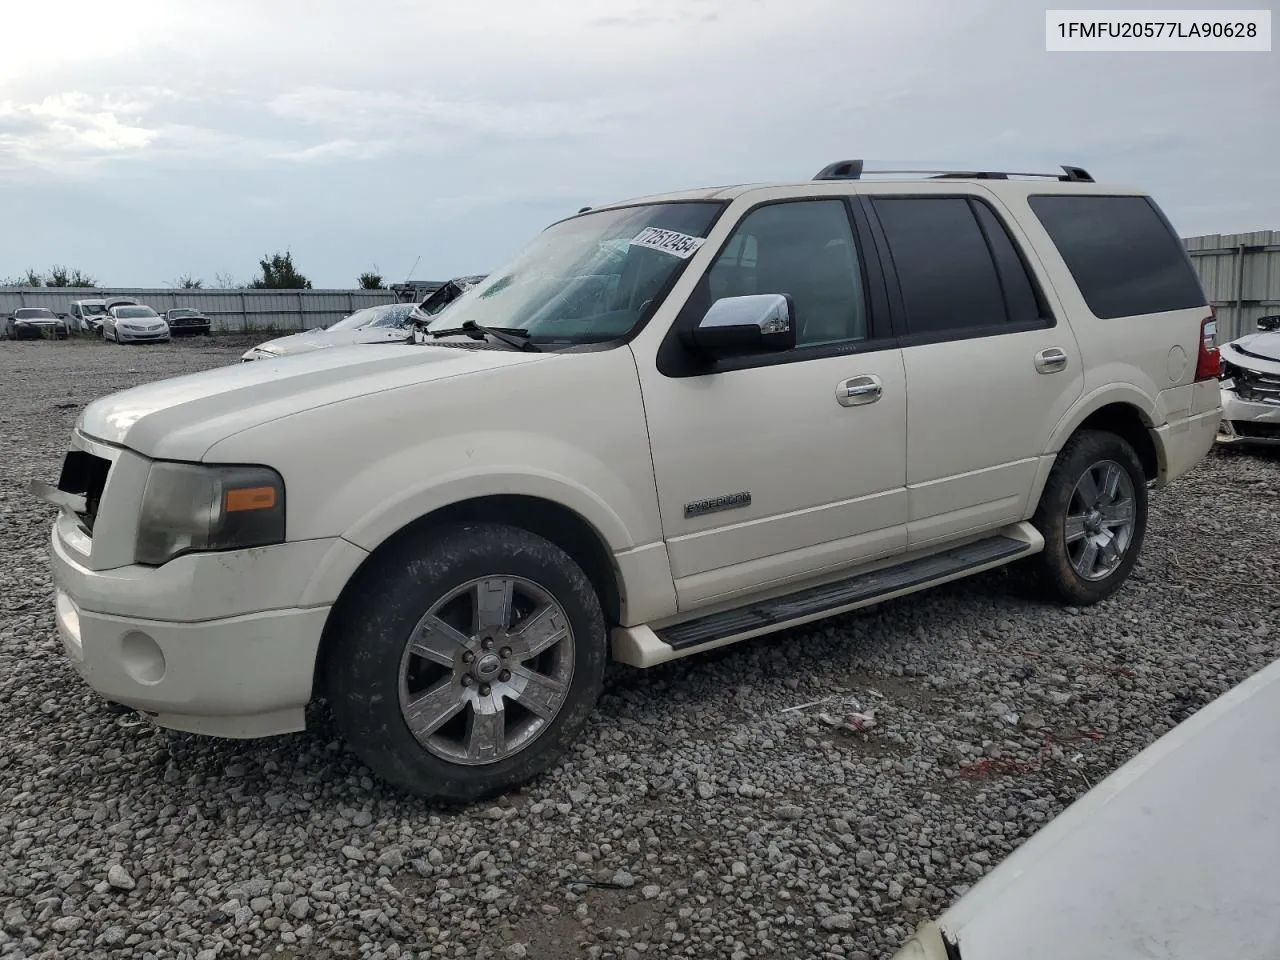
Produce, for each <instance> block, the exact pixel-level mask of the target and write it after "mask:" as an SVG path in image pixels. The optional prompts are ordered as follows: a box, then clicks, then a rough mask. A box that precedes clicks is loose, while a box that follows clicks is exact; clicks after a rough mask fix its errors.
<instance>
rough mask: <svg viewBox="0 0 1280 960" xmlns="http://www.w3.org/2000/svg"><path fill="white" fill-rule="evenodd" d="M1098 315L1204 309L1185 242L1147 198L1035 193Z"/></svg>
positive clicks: (1034, 201) (1038, 210)
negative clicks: (1184, 247) (1040, 194)
mask: <svg viewBox="0 0 1280 960" xmlns="http://www.w3.org/2000/svg"><path fill="white" fill-rule="evenodd" d="M1029 202H1030V204H1031V209H1032V210H1034V211H1035V214H1036V216H1037V217H1039V218H1040V222H1041V223H1042V224H1044V228H1045V230H1046V231H1048V233H1049V236H1050V238H1052V240H1053V242H1054V245H1055V246H1056V247H1057V248H1058V252H1059V253H1061V254H1062V259H1063V260H1064V261H1066V264H1067V269H1069V270H1070V271H1071V276H1072V277H1073V278H1074V279H1075V282H1076V286H1078V287H1079V288H1080V293H1081V295H1083V297H1084V300H1085V303H1087V304H1088V305H1089V309H1090V310H1091V311H1093V314H1094V316H1097V317H1106V318H1110V317H1132V316H1136V315H1138V314H1143V313H1162V312H1164V311H1166V310H1184V309H1187V308H1188V307H1203V306H1204V305H1205V303H1206V301H1205V296H1204V291H1203V290H1202V289H1201V287H1200V281H1199V280H1198V279H1197V277H1196V273H1195V270H1194V269H1193V268H1192V266H1191V261H1190V260H1189V259H1188V258H1187V254H1186V251H1185V250H1184V249H1183V246H1182V242H1181V241H1180V240H1179V239H1178V237H1177V236H1176V235H1175V234H1174V232H1173V230H1172V229H1170V227H1169V225H1168V223H1167V221H1166V220H1165V219H1164V217H1163V216H1162V215H1161V214H1160V212H1159V211H1158V210H1157V209H1156V206H1155V204H1153V203H1152V202H1151V201H1150V200H1149V199H1148V198H1147V197H1120V196H1115V197H1068V196H1056V197H1031V198H1030V201H1029Z"/></svg>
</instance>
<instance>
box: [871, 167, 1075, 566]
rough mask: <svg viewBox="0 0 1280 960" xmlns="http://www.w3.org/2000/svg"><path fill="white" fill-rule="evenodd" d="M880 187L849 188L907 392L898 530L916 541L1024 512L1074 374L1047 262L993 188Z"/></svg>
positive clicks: (1071, 347)
mask: <svg viewBox="0 0 1280 960" xmlns="http://www.w3.org/2000/svg"><path fill="white" fill-rule="evenodd" d="M877 186H880V187H881V189H880V190H877ZM886 186H887V185H873V184H867V185H865V186H860V187H859V190H860V191H861V192H865V194H866V198H865V201H864V202H865V205H866V208H867V211H868V215H869V217H870V219H871V221H872V223H873V225H874V226H873V229H874V230H875V232H876V235H877V238H878V241H879V242H880V243H881V244H882V245H883V249H882V251H881V252H882V258H883V259H884V260H885V262H886V264H887V270H888V272H889V274H890V276H891V287H892V289H893V290H894V301H895V305H896V308H897V311H896V318H897V324H898V328H899V331H898V332H899V333H900V338H899V343H900V344H901V345H902V359H903V363H904V365H905V368H906V374H907V392H908V397H909V399H908V404H907V492H908V504H909V519H908V523H907V535H908V547H909V549H916V548H920V547H928V546H932V545H934V544H938V543H941V542H944V541H946V540H950V539H954V538H957V537H961V536H964V535H967V534H971V533H977V532H980V531H983V530H988V529H991V528H994V527H998V526H1000V525H1002V524H1006V523H1012V522H1016V521H1018V520H1021V519H1024V518H1025V517H1026V516H1027V515H1028V514H1029V513H1030V511H1031V507H1030V506H1029V504H1028V499H1029V496H1030V493H1031V490H1032V488H1033V486H1034V481H1035V477H1036V471H1037V468H1038V466H1039V462H1040V457H1041V455H1042V454H1043V451H1044V449H1045V444H1046V441H1047V439H1048V438H1049V437H1050V435H1051V434H1052V433H1053V429H1054V427H1055V426H1056V425H1057V423H1058V422H1059V421H1060V420H1061V419H1062V417H1063V416H1064V415H1065V414H1066V413H1067V411H1068V410H1070V408H1071V406H1072V405H1073V403H1074V402H1075V401H1076V400H1077V399H1078V398H1079V397H1080V395H1081V393H1082V391H1083V385H1084V378H1083V368H1082V365H1081V358H1080V350H1079V347H1078V346H1077V344H1076V340H1075V337H1074V335H1073V334H1072V331H1071V328H1070V326H1069V325H1068V324H1067V323H1065V322H1063V321H1062V320H1061V319H1060V308H1059V307H1058V305H1057V304H1056V303H1055V302H1053V301H1051V300H1050V297H1049V294H1048V290H1049V287H1048V285H1047V283H1046V282H1045V279H1044V277H1043V276H1041V275H1040V271H1042V270H1043V268H1042V267H1041V266H1040V264H1039V263H1038V261H1036V260H1035V258H1034V257H1032V256H1029V255H1027V254H1026V253H1025V252H1024V250H1025V247H1026V244H1025V238H1024V237H1023V235H1022V233H1021V231H1020V230H1019V228H1018V227H1017V224H1016V221H1014V219H1013V218H1012V217H1011V216H1009V214H1008V211H1007V210H1005V209H1004V208H1003V206H1002V205H1001V204H1000V203H999V200H998V198H997V197H995V196H994V195H992V193H991V192H989V191H985V190H982V189H981V188H970V189H968V190H963V189H960V190H958V189H957V188H956V187H954V186H953V187H950V188H947V187H932V186H921V187H920V188H919V192H913V193H912V194H911V195H904V194H902V193H901V192H900V191H901V188H900V187H899V188H897V189H898V191H899V192H898V193H896V194H894V193H892V192H889V191H891V189H892V188H889V189H888V190H886V189H885V187H886ZM912 189H913V191H916V189H917V188H915V187H913V188H912Z"/></svg>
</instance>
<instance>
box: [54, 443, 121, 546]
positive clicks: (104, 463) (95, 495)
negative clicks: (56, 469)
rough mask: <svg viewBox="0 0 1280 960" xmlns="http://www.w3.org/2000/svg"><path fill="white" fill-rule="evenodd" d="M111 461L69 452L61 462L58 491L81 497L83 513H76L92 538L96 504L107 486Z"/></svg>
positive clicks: (83, 453) (77, 452) (85, 453)
mask: <svg viewBox="0 0 1280 960" xmlns="http://www.w3.org/2000/svg"><path fill="white" fill-rule="evenodd" d="M110 472H111V461H110V460H107V459H106V458H104V457H99V456H96V455H94V454H92V453H89V452H88V451H87V450H71V451H69V452H68V453H67V455H66V457H65V458H64V459H63V461H62V473H61V474H60V475H59V477H58V489H59V490H61V491H63V492H64V493H71V494H76V495H77V496H83V497H84V502H85V510H84V513H77V514H76V516H77V517H79V518H80V525H81V526H82V527H84V531H85V533H87V534H89V535H91V536H92V534H93V523H94V521H95V520H97V518H98V504H99V503H100V502H101V500H102V491H103V489H104V488H105V487H106V485H107V474H108V473H110Z"/></svg>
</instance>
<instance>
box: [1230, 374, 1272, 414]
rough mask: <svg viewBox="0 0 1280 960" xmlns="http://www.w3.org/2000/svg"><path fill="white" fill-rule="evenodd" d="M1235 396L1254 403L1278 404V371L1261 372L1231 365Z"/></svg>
mask: <svg viewBox="0 0 1280 960" xmlns="http://www.w3.org/2000/svg"><path fill="white" fill-rule="evenodd" d="M1231 376H1232V379H1233V380H1235V384H1236V387H1235V390H1236V396H1238V397H1239V398H1240V399H1241V400H1249V401H1252V402H1254V403H1272V404H1275V405H1276V406H1280V373H1261V372H1260V371H1257V370H1250V369H1249V368H1247V367H1239V366H1235V365H1234V364H1233V365H1232V369H1231Z"/></svg>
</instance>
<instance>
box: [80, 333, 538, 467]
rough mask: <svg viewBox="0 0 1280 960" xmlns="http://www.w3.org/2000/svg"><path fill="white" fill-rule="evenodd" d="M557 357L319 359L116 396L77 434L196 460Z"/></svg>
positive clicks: (266, 364)
mask: <svg viewBox="0 0 1280 960" xmlns="http://www.w3.org/2000/svg"><path fill="white" fill-rule="evenodd" d="M554 356H555V354H552V353H519V352H516V351H514V350H510V351H508V350H501V349H494V350H484V349H480V350H474V349H473V350H464V349H457V348H451V347H447V346H439V347H432V346H414V345H406V344H391V345H387V346H357V347H345V348H339V349H334V350H318V351H315V352H312V353H308V354H306V355H304V356H298V357H289V358H288V359H282V360H271V359H266V360H259V361H257V362H255V363H236V364H232V365H230V366H226V367H219V368H217V369H214V370H206V371H204V372H202V373H194V374H189V375H187V376H183V377H174V378H173V379H170V380H160V381H158V382H156V383H149V384H146V385H144V386H140V387H133V388H132V389H129V390H124V391H122V392H120V393H115V394H111V395H110V396H106V397H103V398H102V399H100V400H95V401H94V402H93V403H91V404H89V405H88V406H87V407H85V409H84V412H83V413H82V414H81V415H80V419H79V421H78V422H77V424H76V428H77V429H78V430H79V431H80V432H81V433H83V434H86V435H87V436H90V437H94V438H96V439H98V440H101V441H103V442H105V443H111V444H116V445H119V446H125V447H128V448H130V449H132V450H135V451H137V452H138V453H141V454H142V455H143V456H148V457H154V458H157V459H161V458H163V459H172V460H190V461H198V460H201V459H203V457H204V455H205V453H206V452H207V451H208V450H209V448H210V447H211V446H213V445H214V444H215V443H217V442H218V441H219V440H225V439H226V438H227V437H230V436H232V435H233V434H236V433H239V432H241V431H242V430H247V429H249V428H251V427H255V426H259V425H261V424H264V423H269V422H270V421H272V420H278V419H281V418H283V417H287V416H289V415H291V414H295V413H300V412H302V411H304V410H310V409H313V408H315V407H322V406H327V405H329V404H333V403H341V402H342V401H344V400H350V399H353V398H355V397H361V396H365V395H367V394H372V393H379V392H383V391H391V390H397V389H400V388H405V387H411V386H413V385H415V384H421V383H427V382H430V381H434V380H444V379H447V378H449V377H456V376H462V375H465V374H474V373H483V372H485V371H489V370H495V369H498V368H501V367H509V366H513V365H515V364H521V363H532V362H537V361H540V360H548V359H551V358H552V357H554ZM388 402H389V403H395V402H403V403H410V402H414V401H413V400H412V399H408V398H406V399H404V400H401V401H391V400H389V401H388ZM423 415H424V416H426V415H429V411H427V410H424V411H423Z"/></svg>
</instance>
